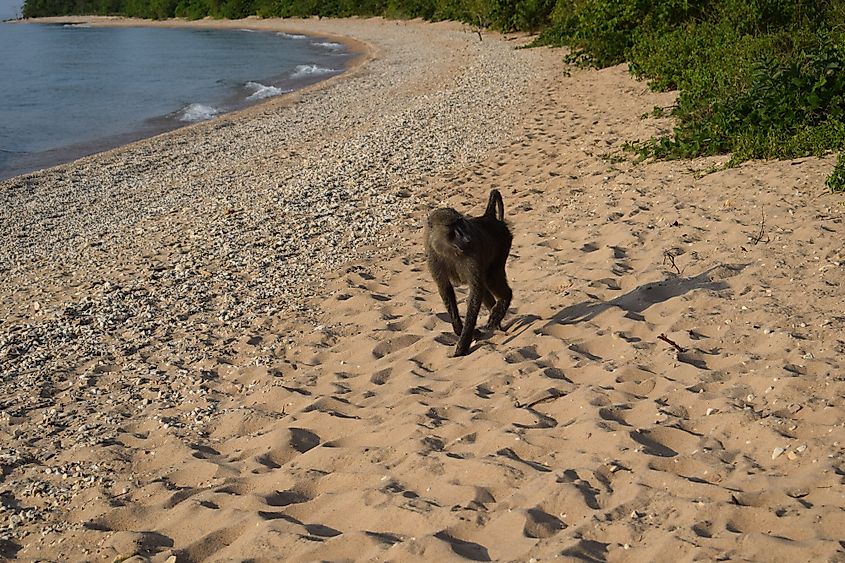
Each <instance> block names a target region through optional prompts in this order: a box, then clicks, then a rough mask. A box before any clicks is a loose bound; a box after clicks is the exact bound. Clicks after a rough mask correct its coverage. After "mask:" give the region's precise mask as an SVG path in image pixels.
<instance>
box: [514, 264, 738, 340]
mask: <svg viewBox="0 0 845 563" xmlns="http://www.w3.org/2000/svg"><path fill="white" fill-rule="evenodd" d="M747 266H748V264H722V265H719V266H714V267H712V268H710V269H708V270H706V271H704V272H702V273H700V274H698V275H697V276H691V277H672V278H668V279H665V280H663V281H659V282H651V283H647V284H643V285H641V286H639V287H636V288H634V289H632V290H631V291H629V292H628V293H626V294H625V295H621V296H619V297H617V298H615V299H612V300H611V301H599V300H591V301H584V302H582V303H577V304H575V305H570V306H568V307H565V308H563V309H561V310H560V311H558V312H557V313H556V314H555V315H554V316H553V317H552V318H551V319H549V320H548V322H546V324H545V325H543V326H542V327H541V328H539V329H535V331H536V332H538V333H542V332H544V331H545V330H548V329H549V328H551V327H552V326H554V325H566V324H576V323H580V322H583V321H589V320H591V319H593V318H595V317H597V316H598V315H600V314H601V313H603V312H605V311H607V310H608V309H611V308H613V307H618V308H620V309H622V310H623V311H625V316H626V317H628V318H630V319H632V320H637V321H642V320H644V317H643V315H642V313H643V312H644V311H646V309H648V308H649V307H651V306H652V305H656V304H658V303H663V302H665V301H668V300H669V299H674V298H675V297H680V296H681V295H684V294H686V293H689V292H691V291H695V290H698V289H707V290H711V291H721V290H724V289H727V287H728V284H727V283H726V282H725V281H723V280H724V279H725V278H729V277H733V276H735V275H737V274H738V273H739V272H741V271H742V270H743V269H745V268H746V267H747ZM716 271H720V275H719V276H718V278H719V279H714V273H715V272H716ZM537 320H540V317H538V316H537V315H533V314H525V315H517V316H516V317H515V318H514V319H513V320H512V321H511V323H510V324H509V325H508V326H507V327H506V331H507V333H508V340H512V339H514V338H516V337H518V336H519V335H520V334H522V333H523V332H525V331H526V330H528V329H529V328H531V327H532V326H533V325H534V322H535V321H537ZM511 329H516V332H512V331H511Z"/></svg>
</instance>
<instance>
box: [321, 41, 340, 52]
mask: <svg viewBox="0 0 845 563" xmlns="http://www.w3.org/2000/svg"><path fill="white" fill-rule="evenodd" d="M314 45H316V46H317V47H324V48H326V49H331V50H332V51H337V50H338V49H343V45H341V44H340V43H335V42H333V41H322V42H320V43H314Z"/></svg>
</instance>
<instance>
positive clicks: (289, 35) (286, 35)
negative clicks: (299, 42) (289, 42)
mask: <svg viewBox="0 0 845 563" xmlns="http://www.w3.org/2000/svg"><path fill="white" fill-rule="evenodd" d="M276 35H278V36H280V37H284V38H285V39H306V36H305V35H301V34H299V33H285V32H284V31H280V32H278V33H276Z"/></svg>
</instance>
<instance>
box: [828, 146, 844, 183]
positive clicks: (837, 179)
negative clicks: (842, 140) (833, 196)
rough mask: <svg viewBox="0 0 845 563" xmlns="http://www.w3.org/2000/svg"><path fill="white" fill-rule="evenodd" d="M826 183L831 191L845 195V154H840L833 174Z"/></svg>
mask: <svg viewBox="0 0 845 563" xmlns="http://www.w3.org/2000/svg"><path fill="white" fill-rule="evenodd" d="M826 183H827V187H828V188H830V191H832V192H834V193H835V192H838V193H845V152H841V153H839V158H837V159H836V165H835V166H834V167H833V173H831V175H830V176H828V178H827V182H826Z"/></svg>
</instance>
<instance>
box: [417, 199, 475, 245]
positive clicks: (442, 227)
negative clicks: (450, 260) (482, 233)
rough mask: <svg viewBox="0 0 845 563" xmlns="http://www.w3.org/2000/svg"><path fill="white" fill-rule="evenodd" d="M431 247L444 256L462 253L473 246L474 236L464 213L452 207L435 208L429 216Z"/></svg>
mask: <svg viewBox="0 0 845 563" xmlns="http://www.w3.org/2000/svg"><path fill="white" fill-rule="evenodd" d="M427 239H428V243H429V247H430V248H431V249H432V250H434V251H435V252H437V253H438V254H441V255H443V256H449V255H462V254H465V253H467V252H468V251H469V250H470V248H471V246H472V237H471V236H470V229H469V226H468V225H467V221H466V219H465V218H464V216H463V215H461V214H460V213H458V212H457V211H455V210H454V209H452V208H450V207H444V208H441V209H435V210H434V211H432V212H431V214H430V215H429V216H428V236H427Z"/></svg>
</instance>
